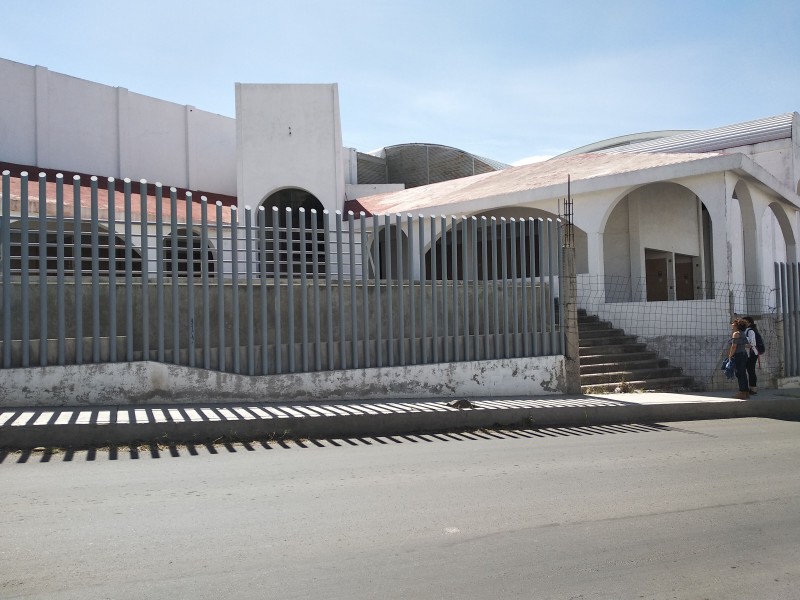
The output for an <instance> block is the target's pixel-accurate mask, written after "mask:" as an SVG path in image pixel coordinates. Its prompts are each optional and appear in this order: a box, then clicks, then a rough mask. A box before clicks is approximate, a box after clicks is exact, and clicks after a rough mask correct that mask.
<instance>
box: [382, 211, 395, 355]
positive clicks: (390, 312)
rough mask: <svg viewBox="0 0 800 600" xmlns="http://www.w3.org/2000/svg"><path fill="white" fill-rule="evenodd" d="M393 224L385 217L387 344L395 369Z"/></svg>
mask: <svg viewBox="0 0 800 600" xmlns="http://www.w3.org/2000/svg"><path fill="white" fill-rule="evenodd" d="M391 231H392V223H391V218H390V217H389V215H385V216H384V223H383V239H384V253H385V260H386V322H387V324H388V325H389V331H388V333H387V337H386V342H387V345H388V347H389V366H390V367H393V366H394V365H395V362H394V308H393V306H392V287H393V285H392V278H393V277H394V272H393V271H392V239H391Z"/></svg>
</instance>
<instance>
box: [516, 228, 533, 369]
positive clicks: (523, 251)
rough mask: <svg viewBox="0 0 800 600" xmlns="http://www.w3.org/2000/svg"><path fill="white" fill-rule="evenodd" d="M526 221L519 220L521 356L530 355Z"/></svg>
mask: <svg viewBox="0 0 800 600" xmlns="http://www.w3.org/2000/svg"><path fill="white" fill-rule="evenodd" d="M525 225H526V220H525V219H520V220H519V233H518V235H519V259H520V273H521V274H522V282H521V283H522V355H523V356H530V355H531V344H530V338H529V337H528V280H529V277H528V256H527V244H526V241H525V237H526V231H527V229H526V228H525Z"/></svg>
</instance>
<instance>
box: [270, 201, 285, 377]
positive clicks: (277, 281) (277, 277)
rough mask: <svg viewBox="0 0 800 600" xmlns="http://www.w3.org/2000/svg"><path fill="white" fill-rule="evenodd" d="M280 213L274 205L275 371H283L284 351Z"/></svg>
mask: <svg viewBox="0 0 800 600" xmlns="http://www.w3.org/2000/svg"><path fill="white" fill-rule="evenodd" d="M280 234H281V231H280V214H279V213H278V207H277V206H273V207H272V282H273V283H272V289H273V290H274V292H275V309H274V310H275V335H274V338H275V373H278V374H280V373H283V365H282V361H281V356H282V354H283V352H282V351H281V347H282V345H283V338H282V333H283V332H282V331H281V308H282V307H281V267H280V264H281V263H280V258H281V250H280V246H281V238H280Z"/></svg>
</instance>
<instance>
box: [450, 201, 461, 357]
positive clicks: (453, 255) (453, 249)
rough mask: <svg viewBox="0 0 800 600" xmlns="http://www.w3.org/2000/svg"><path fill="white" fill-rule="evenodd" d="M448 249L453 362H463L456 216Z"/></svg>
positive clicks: (451, 227) (452, 221)
mask: <svg viewBox="0 0 800 600" xmlns="http://www.w3.org/2000/svg"><path fill="white" fill-rule="evenodd" d="M449 242H450V243H449V244H448V248H449V249H450V252H449V254H450V275H451V281H452V285H453V289H452V293H453V354H452V356H453V360H454V361H455V362H458V361H459V360H461V356H460V354H461V353H460V352H459V349H460V345H459V343H458V337H459V326H460V323H459V310H458V219H457V218H456V216H455V215H451V216H450V236H449Z"/></svg>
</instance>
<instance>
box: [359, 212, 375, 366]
mask: <svg viewBox="0 0 800 600" xmlns="http://www.w3.org/2000/svg"><path fill="white" fill-rule="evenodd" d="M358 220H359V223H360V231H361V314H362V315H363V319H362V320H363V322H364V327H363V329H364V335H363V338H364V345H363V353H364V368H367V369H368V368H369V367H371V366H372V360H371V357H370V350H369V344H370V341H369V336H370V318H369V265H368V260H367V258H368V256H369V247H368V246H367V217H366V215H365V214H364V211H361V212H360V213H359V214H358Z"/></svg>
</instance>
